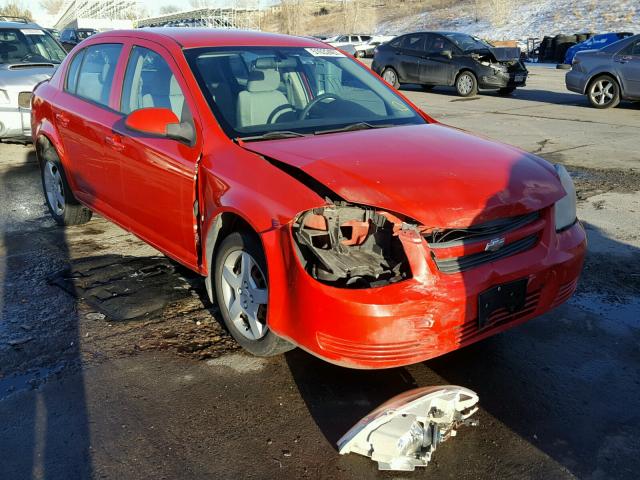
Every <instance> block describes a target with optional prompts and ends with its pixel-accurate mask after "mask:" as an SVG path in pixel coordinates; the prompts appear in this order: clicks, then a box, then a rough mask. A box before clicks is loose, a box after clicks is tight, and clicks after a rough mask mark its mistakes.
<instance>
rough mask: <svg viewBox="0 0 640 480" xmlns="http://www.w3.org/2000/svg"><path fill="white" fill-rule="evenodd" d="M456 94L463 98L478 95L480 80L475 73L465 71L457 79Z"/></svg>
mask: <svg viewBox="0 0 640 480" xmlns="http://www.w3.org/2000/svg"><path fill="white" fill-rule="evenodd" d="M456 92H458V95H460V96H461V97H473V96H474V95H476V94H477V93H478V80H477V79H476V76H475V75H474V74H473V72H470V71H468V70H465V71H464V72H460V73H459V74H458V77H457V78H456Z"/></svg>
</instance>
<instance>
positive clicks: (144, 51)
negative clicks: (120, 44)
mask: <svg viewBox="0 0 640 480" xmlns="http://www.w3.org/2000/svg"><path fill="white" fill-rule="evenodd" d="M149 107H157V108H168V109H170V110H171V111H173V113H175V114H176V117H178V119H179V120H180V122H188V123H191V114H190V113H189V110H188V108H187V105H186V102H185V100H184V93H183V92H182V89H181V88H180V85H179V84H178V80H177V79H176V77H175V75H174V74H173V72H172V71H171V68H170V67H169V65H168V64H167V62H166V61H165V59H164V58H162V56H161V55H159V54H158V53H156V52H154V51H153V50H149V49H148V48H143V47H133V50H132V52H131V55H130V57H129V64H128V65H127V71H126V73H125V76H124V84H123V86H122V100H121V105H120V111H121V112H122V113H125V114H129V113H131V112H133V111H134V110H139V109H141V108H149Z"/></svg>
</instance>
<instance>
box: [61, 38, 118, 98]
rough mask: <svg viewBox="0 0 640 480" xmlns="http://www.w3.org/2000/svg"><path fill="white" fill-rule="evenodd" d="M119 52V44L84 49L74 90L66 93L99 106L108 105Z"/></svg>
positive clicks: (106, 44) (99, 45) (104, 44)
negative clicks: (73, 94)
mask: <svg viewBox="0 0 640 480" xmlns="http://www.w3.org/2000/svg"><path fill="white" fill-rule="evenodd" d="M121 50H122V44H120V43H103V44H98V45H92V46H90V47H87V48H85V50H84V52H85V53H84V57H83V59H82V64H81V66H80V70H79V72H78V77H77V81H76V82H75V83H74V85H73V86H74V90H71V89H70V88H68V91H69V92H71V93H75V94H76V95H78V96H79V97H82V98H86V99H87V100H91V101H93V102H96V103H99V104H100V105H105V106H106V105H109V94H110V93H111V84H112V82H113V75H114V74H115V70H116V64H117V63H118V57H119V56H120V51H121ZM74 61H75V59H74Z"/></svg>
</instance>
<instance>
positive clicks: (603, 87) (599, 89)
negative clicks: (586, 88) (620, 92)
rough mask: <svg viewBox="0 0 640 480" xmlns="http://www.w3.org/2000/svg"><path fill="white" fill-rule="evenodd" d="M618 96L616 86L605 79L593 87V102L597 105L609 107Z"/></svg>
mask: <svg viewBox="0 0 640 480" xmlns="http://www.w3.org/2000/svg"><path fill="white" fill-rule="evenodd" d="M615 96H616V86H615V85H614V84H613V82H612V81H611V80H607V79H605V78H603V79H601V80H598V81H597V82H595V83H594V84H593V87H591V100H592V101H593V103H595V104H597V105H602V106H605V105H608V104H610V103H611V102H613V100H614V98H615Z"/></svg>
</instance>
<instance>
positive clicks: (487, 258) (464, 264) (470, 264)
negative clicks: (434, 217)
mask: <svg viewBox="0 0 640 480" xmlns="http://www.w3.org/2000/svg"><path fill="white" fill-rule="evenodd" d="M537 241H538V234H537V233H534V234H533V235H529V236H528V237H524V238H522V239H520V240H518V241H515V242H513V243H510V244H508V245H505V246H504V247H502V248H501V249H500V250H497V251H495V252H479V253H472V254H471V255H465V256H462V257H452V258H437V257H436V256H435V255H433V254H432V255H433V259H434V261H435V262H436V265H437V266H438V269H439V270H440V271H441V272H443V273H460V272H464V271H465V270H469V269H470V268H474V267H477V266H478V265H482V264H483V263H489V262H495V261H496V260H499V259H501V258H505V257H509V256H511V255H515V254H516V253H520V252H524V251H525V250H529V249H530V248H532V247H533V246H534V245H535V244H536V243H537Z"/></svg>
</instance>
